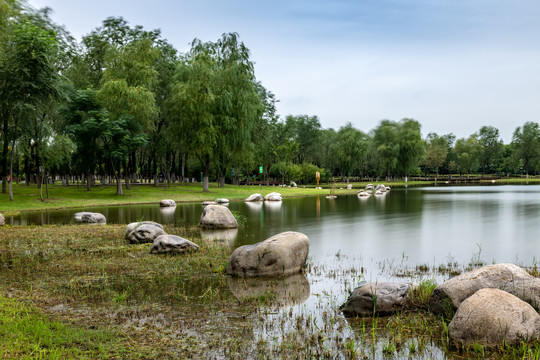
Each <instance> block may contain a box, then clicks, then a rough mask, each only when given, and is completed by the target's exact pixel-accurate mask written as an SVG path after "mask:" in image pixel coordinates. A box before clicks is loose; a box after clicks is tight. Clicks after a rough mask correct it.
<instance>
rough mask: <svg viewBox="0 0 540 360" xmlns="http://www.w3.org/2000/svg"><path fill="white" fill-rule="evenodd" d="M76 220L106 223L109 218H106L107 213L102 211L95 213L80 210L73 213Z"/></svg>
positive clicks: (88, 222) (87, 222)
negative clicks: (101, 212)
mask: <svg viewBox="0 0 540 360" xmlns="http://www.w3.org/2000/svg"><path fill="white" fill-rule="evenodd" d="M73 217H74V218H75V220H76V221H80V222H82V223H86V224H105V223H107V219H106V218H105V215H103V214H100V213H93V212H86V211H83V212H78V213H75V215H73Z"/></svg>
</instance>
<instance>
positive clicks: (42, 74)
mask: <svg viewBox="0 0 540 360" xmlns="http://www.w3.org/2000/svg"><path fill="white" fill-rule="evenodd" d="M31 20H32V19H31V18H30V17H28V16H25V15H21V16H19V17H17V18H15V19H13V20H12V21H13V24H12V25H11V26H12V29H11V34H10V35H9V39H8V41H7V44H5V45H4V46H3V49H2V50H3V56H2V60H1V62H0V106H1V114H2V116H3V130H4V134H5V135H4V139H3V142H4V157H3V160H4V163H3V173H4V174H5V173H6V171H5V167H6V160H7V159H6V154H7V152H6V151H5V150H7V147H8V146H7V143H8V141H11V156H10V180H9V187H10V191H9V192H10V200H13V191H12V187H11V183H12V178H13V151H14V147H15V142H16V140H17V137H18V136H19V131H20V129H19V126H20V124H21V122H22V120H23V119H25V118H27V117H31V116H38V114H37V112H38V110H39V107H40V105H42V104H43V103H44V102H46V101H48V100H49V99H50V98H51V97H55V96H57V95H58V92H59V90H58V89H59V81H58V80H59V76H58V72H57V71H56V68H55V56H56V55H57V39H56V36H55V33H54V32H52V31H50V30H48V29H44V28H42V27H40V26H38V25H37V24H35V23H34V22H32V21H31ZM10 122H11V126H10ZM8 134H9V137H8V136H7V135H8ZM4 184H5V182H4ZM4 186H5V185H3V189H4Z"/></svg>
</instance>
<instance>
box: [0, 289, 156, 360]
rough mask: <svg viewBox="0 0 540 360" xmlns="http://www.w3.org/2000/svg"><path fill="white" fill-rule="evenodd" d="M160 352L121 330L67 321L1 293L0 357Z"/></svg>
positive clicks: (129, 355)
mask: <svg viewBox="0 0 540 360" xmlns="http://www.w3.org/2000/svg"><path fill="white" fill-rule="evenodd" d="M158 355H159V352H157V351H152V350H150V349H148V348H146V347H143V346H140V345H138V344H136V343H133V342H132V341H131V340H130V339H129V338H127V337H125V336H124V335H123V334H122V333H120V332H118V331H111V330H101V329H85V328H83V327H80V326H75V325H71V324H64V323H63V322H60V321H57V320H53V319H51V318H50V317H49V316H46V315H44V314H43V312H42V311H40V310H38V309H37V308H36V307H35V306H32V305H29V304H26V303H25V302H23V301H20V300H19V299H12V298H7V297H5V296H0V358H1V359H111V358H130V359H136V358H152V357H154V356H158Z"/></svg>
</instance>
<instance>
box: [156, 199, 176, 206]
mask: <svg viewBox="0 0 540 360" xmlns="http://www.w3.org/2000/svg"><path fill="white" fill-rule="evenodd" d="M173 206H176V202H175V201H174V200H171V199H165V200H161V201H160V202H159V207H173Z"/></svg>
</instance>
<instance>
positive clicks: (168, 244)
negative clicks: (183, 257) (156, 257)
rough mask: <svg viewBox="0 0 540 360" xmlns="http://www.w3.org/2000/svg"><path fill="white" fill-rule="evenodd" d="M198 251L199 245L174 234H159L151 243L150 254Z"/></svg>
mask: <svg viewBox="0 0 540 360" xmlns="http://www.w3.org/2000/svg"><path fill="white" fill-rule="evenodd" d="M188 251H199V245H197V244H195V243H193V242H191V241H189V240H187V239H184V238H182V237H180V236H176V235H160V236H158V237H157V238H156V240H154V242H153V243H152V247H151V248H150V253H151V254H172V253H176V254H181V253H185V252H188Z"/></svg>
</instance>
